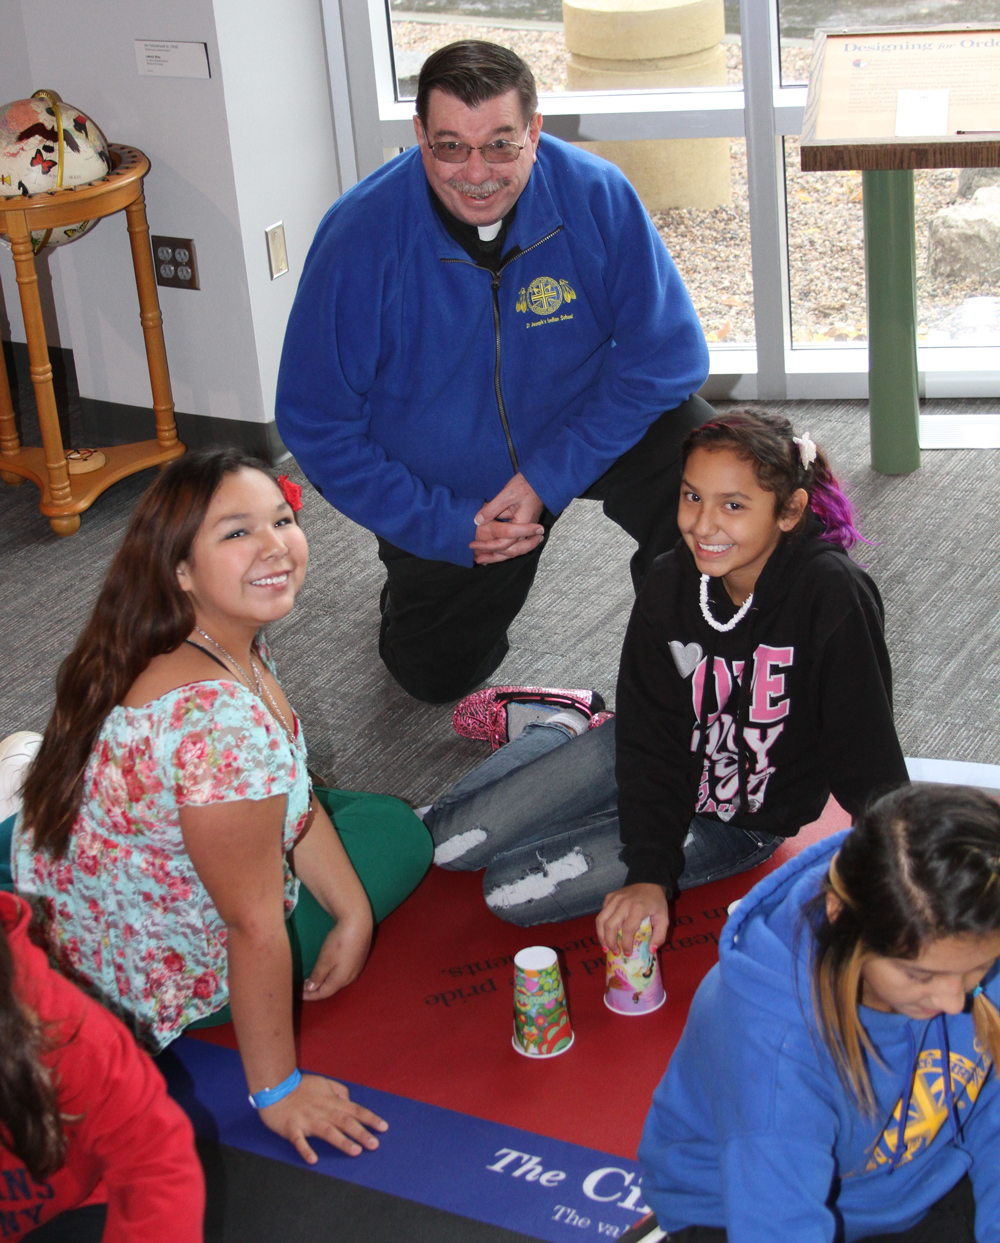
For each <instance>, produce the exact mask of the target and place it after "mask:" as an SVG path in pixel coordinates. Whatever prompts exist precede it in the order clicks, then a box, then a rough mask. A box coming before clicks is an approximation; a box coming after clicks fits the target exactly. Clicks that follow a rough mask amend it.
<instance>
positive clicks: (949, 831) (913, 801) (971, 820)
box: [805, 785, 1000, 1115]
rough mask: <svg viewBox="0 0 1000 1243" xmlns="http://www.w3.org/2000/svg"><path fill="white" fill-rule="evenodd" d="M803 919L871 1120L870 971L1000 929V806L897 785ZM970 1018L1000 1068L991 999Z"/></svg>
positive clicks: (817, 1006)
mask: <svg viewBox="0 0 1000 1243" xmlns="http://www.w3.org/2000/svg"><path fill="white" fill-rule="evenodd" d="M831 894H832V895H833V897H834V898H835V899H836V900H837V904H838V910H837V914H836V916H835V918H833V919H830V918H829V916H828V914H827V910H826V904H827V896H828V895H831ZM805 914H806V918H807V920H808V921H809V922H810V923H811V924H812V928H813V935H814V938H815V947H814V953H813V969H812V996H813V1009H814V1011H815V1014H816V1020H817V1023H818V1025H819V1029H820V1033H821V1034H822V1036H823V1039H824V1041H825V1043H826V1044H827V1046H828V1048H829V1049H830V1053H831V1055H832V1057H833V1060H834V1064H835V1065H836V1067H837V1072H838V1074H839V1075H840V1078H841V1081H842V1082H843V1083H844V1086H845V1087H846V1088H847V1089H848V1090H849V1091H850V1092H851V1094H852V1095H853V1097H854V1099H855V1100H856V1101H857V1103H858V1106H859V1108H861V1109H862V1110H863V1111H864V1112H865V1113H867V1114H869V1115H871V1114H873V1113H874V1109H875V1098H874V1093H873V1091H872V1085H871V1079H870V1077H869V1074H868V1065H867V1059H868V1058H874V1057H876V1056H877V1055H876V1053H875V1050H874V1048H873V1046H872V1043H871V1041H870V1039H869V1037H868V1033H867V1032H866V1031H865V1029H864V1026H863V1024H862V1022H861V1016H860V1014H859V1012H858V1006H859V1004H860V1001H861V973H862V969H863V967H864V964H865V962H866V961H867V960H868V959H871V958H873V957H880V958H903V959H910V958H916V957H918V955H919V954H920V951H921V949H922V948H923V947H924V946H926V945H927V944H929V943H930V942H931V941H936V940H939V939H940V938H941V937H950V936H988V935H989V934H991V933H995V932H1000V806H998V805H997V803H996V802H994V800H993V799H991V798H988V797H987V796H986V795H985V794H983V793H982V792H981V791H979V790H972V789H969V788H967V787H965V786H943V785H904V786H900V787H899V789H897V790H893V791H892V792H891V793H889V794H886V795H884V796H883V797H882V798H880V799H879V800H878V801H877V802H875V803H873V804H872V805H871V806H870V807H869V808H868V809H867V810H866V811H865V812H864V814H863V815H862V816H861V817H860V818H859V820H858V822H857V825H856V826H855V828H854V830H853V831H852V832H851V833H850V834H848V836H847V837H846V838H845V839H844V844H843V845H842V846H841V848H840V850H839V851H838V852H837V854H836V855H835V856H834V858H833V860H832V861H831V863H830V868H829V871H828V873H827V876H826V878H825V880H824V883H823V887H822V890H821V892H820V894H819V895H818V896H817V897H816V898H815V899H814V900H813V902H812V903H810V904H809V905H808V906H807V907H806V912H805ZM972 1015H973V1020H974V1023H975V1029H976V1038H977V1039H978V1041H979V1043H980V1044H981V1045H982V1046H983V1048H984V1049H986V1050H987V1051H988V1052H989V1055H990V1057H991V1058H992V1059H993V1063H994V1065H995V1066H997V1067H1000V1014H998V1013H997V1010H996V1007H995V1006H994V1005H993V1004H992V1003H991V1002H990V1001H989V999H988V998H987V996H986V994H985V992H981V993H979V994H978V995H977V996H976V997H975V998H974V1000H973V1003H972ZM866 1055H867V1056H866Z"/></svg>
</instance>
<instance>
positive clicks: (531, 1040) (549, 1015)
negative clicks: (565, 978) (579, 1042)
mask: <svg viewBox="0 0 1000 1243" xmlns="http://www.w3.org/2000/svg"><path fill="white" fill-rule="evenodd" d="M512 1043H513V1045H514V1048H515V1049H516V1050H517V1051H518V1053H521V1054H523V1055H524V1056H525V1057H537V1058H542V1057H558V1056H559V1054H560V1053H565V1052H566V1050H567V1049H568V1048H569V1047H570V1045H571V1044H572V1043H573V1029H572V1027H571V1026H570V1022H569V1011H568V1010H567V1009H566V993H565V990H564V989H563V982H562V975H561V974H560V972H559V959H558V958H557V957H556V952H555V950H553V949H549V948H548V946H546V945H530V946H528V948H527V949H523V950H519V951H518V952H517V953H516V954H515V955H514V1035H513V1038H512Z"/></svg>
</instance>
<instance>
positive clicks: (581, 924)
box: [198, 800, 850, 1157]
mask: <svg viewBox="0 0 1000 1243" xmlns="http://www.w3.org/2000/svg"><path fill="white" fill-rule="evenodd" d="M849 823H850V819H849V817H848V816H847V815H846V813H845V812H844V811H842V810H841V808H839V807H838V806H837V805H836V804H835V803H834V802H833V801H832V800H831V801H830V803H829V805H828V806H827V808H826V811H825V812H824V814H823V816H822V818H821V819H820V820H819V821H817V823H816V824H814V825H810V826H808V827H807V828H805V829H803V830H802V831H801V832H800V833H799V835H798V837H795V838H791V839H790V840H789V841H788V842H787V843H786V844H785V845H784V846H783V847H782V848H781V850H780V851H778V853H777V854H776V855H775V856H774V858H773V859H772V860H771V861H770V862H769V863H767V864H765V865H763V867H761V868H757V869H756V870H755V871H753V872H748V873H745V874H744V875H742V876H736V877H733V878H732V879H730V880H725V881H718V882H717V883H716V884H714V885H706V886H704V887H702V888H700V889H694V890H690V891H688V892H686V893H683V894H681V896H680V898H679V899H678V901H677V904H676V911H675V915H674V920H675V922H674V927H673V929H672V932H671V938H670V941H669V942H668V943H667V945H666V946H665V947H664V949H663V951H662V953H661V959H660V961H661V964H662V967H663V978H664V984H665V985H666V989H667V1003H666V1005H665V1006H663V1007H662V1008H661V1009H660V1010H658V1011H656V1013H654V1014H651V1015H647V1016H643V1017H640V1018H631V1017H623V1016H618V1015H615V1014H613V1013H611V1011H609V1010H608V1009H607V1008H606V1007H605V1005H604V1000H603V993H604V957H603V953H602V951H601V947H600V945H598V944H597V943H596V937H595V934H594V921H593V918H592V917H588V918H586V919H578V920H573V921H570V922H568V923H562V924H543V925H539V926H538V927H536V928H529V929H520V928H515V927H513V926H512V925H510V924H505V923H503V922H502V921H501V920H499V919H497V918H496V916H494V915H493V914H491V913H490V911H489V910H488V909H487V907H486V904H485V903H484V901H483V891H482V873H466V872H444V871H441V870H439V869H437V868H432V869H431V871H430V873H429V875H428V876H427V878H426V879H425V880H424V881H423V883H422V884H421V885H420V887H419V889H418V890H417V892H416V893H415V894H414V895H413V897H412V898H410V899H409V900H408V901H407V902H406V903H404V905H403V906H402V907H401V908H400V909H399V910H398V911H395V912H394V913H393V914H392V915H391V916H390V917H389V918H388V919H387V920H386V921H385V922H384V923H383V924H382V926H381V927H380V928H379V930H378V935H377V938H376V942H375V946H374V948H373V950H372V955H371V959H370V960H369V962H368V965H367V967H366V968H365V971H364V974H363V975H362V976H361V978H360V979H359V980H358V981H356V982H355V983H354V984H352V985H351V986H350V988H348V989H346V990H345V991H344V992H342V993H338V994H337V995H336V996H335V997H332V998H330V999H329V1000H328V1001H322V1002H316V1003H314V1004H306V1005H303V1007H302V1016H301V1025H300V1047H299V1065H300V1066H302V1067H303V1068H308V1069H309V1070H314V1071H320V1072H323V1073H325V1074H328V1075H332V1076H334V1077H335V1078H338V1079H348V1080H352V1081H354V1082H355V1083H362V1084H366V1085H368V1086H369V1087H373V1088H379V1089H381V1090H382V1091H385V1092H393V1093H396V1094H398V1095H400V1096H406V1097H409V1098H411V1099H413V1100H417V1101H423V1102H426V1103H428V1104H432V1105H440V1106H444V1107H445V1108H448V1109H453V1110H458V1111H459V1112H461V1113H465V1114H471V1115H473V1116H474V1117H479V1118H485V1119H488V1120H491V1121H493V1122H499V1123H503V1124H506V1125H508V1126H515V1127H521V1128H523V1129H525V1130H527V1131H533V1132H535V1133H536V1134H540V1135H547V1136H550V1137H552V1138H553V1139H561V1140H566V1141H569V1142H571V1143H574V1144H582V1145H585V1146H587V1147H590V1148H596V1149H599V1150H602V1151H604V1152H611V1153H615V1154H617V1155H619V1156H622V1157H633V1156H634V1155H635V1150H636V1146H637V1144H638V1142H639V1136H640V1133H641V1131H642V1124H643V1121H644V1119H645V1116H646V1112H647V1110H648V1108H649V1101H650V1097H651V1095H652V1092H653V1089H654V1088H655V1086H656V1084H657V1083H658V1082H659V1080H660V1077H661V1076H662V1074H663V1071H664V1069H665V1067H666V1065H667V1061H668V1060H669V1058H670V1054H671V1052H672V1051H673V1049H674V1046H675V1045H676V1043H677V1040H678V1038H679V1037H680V1034H681V1030H682V1028H683V1026H684V1020H685V1017H686V1015H687V1010H688V1006H689V1005H690V1002H691V998H692V996H693V995H694V991H695V989H696V988H697V987H698V984H699V982H700V981H701V979H702V977H703V976H704V975H705V973H706V972H707V971H708V970H709V968H710V967H711V966H712V964H713V963H714V962H715V960H716V957H717V949H716V938H717V937H718V934H719V931H720V930H721V928H722V926H723V924H724V923H725V920H726V907H727V906H728V904H729V903H730V902H732V901H734V900H735V899H736V898H739V897H741V896H742V895H743V894H744V893H746V892H747V890H748V889H749V888H750V887H751V886H752V885H753V884H755V883H756V881H758V880H759V879H760V878H761V877H762V876H763V875H764V874H765V873H766V872H767V871H770V870H772V869H773V868H774V867H776V866H778V864H780V863H782V862H784V861H785V860H786V859H788V858H790V857H791V856H792V855H793V854H796V853H797V852H798V851H799V850H801V849H802V847H803V846H806V845H808V844H809V843H810V842H813V841H816V840H817V839H818V838H820V837H825V836H826V835H827V834H829V833H832V832H834V831H835V830H836V829H840V828H845V827H847V825H848V824H849ZM525 945H551V946H554V947H555V948H556V949H558V950H559V951H560V959H561V962H562V967H563V974H564V978H565V981H566V992H567V996H568V999H569V1007H570V1015H571V1018H572V1022H573V1029H574V1031H575V1033H576V1040H575V1042H574V1044H573V1047H572V1048H571V1049H570V1050H569V1051H568V1052H567V1053H565V1054H563V1055H562V1056H561V1057H557V1058H554V1059H553V1060H552V1061H545V1062H534V1061H529V1059H527V1058H525V1057H522V1056H520V1055H519V1054H517V1053H516V1052H515V1051H514V1050H513V1049H512V1048H511V1029H512V1007H513V987H512V980H513V967H512V961H513V956H514V954H515V953H516V952H517V951H518V950H519V949H521V948H522V947H523V946H525ZM198 1036H199V1037H200V1038H201V1039H204V1040H208V1041H210V1042H213V1043H216V1044H223V1045H227V1046H229V1047H231V1048H232V1047H235V1041H234V1038H233V1030H232V1026H231V1025H227V1026H224V1027H218V1028H213V1029H208V1030H206V1031H204V1032H199V1033H198Z"/></svg>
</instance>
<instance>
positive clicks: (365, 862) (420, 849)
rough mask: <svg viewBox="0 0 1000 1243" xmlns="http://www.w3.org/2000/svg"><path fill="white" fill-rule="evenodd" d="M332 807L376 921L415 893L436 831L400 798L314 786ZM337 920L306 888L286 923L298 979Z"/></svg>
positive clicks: (217, 1018) (216, 1019) (214, 1018)
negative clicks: (433, 833) (422, 822)
mask: <svg viewBox="0 0 1000 1243" xmlns="http://www.w3.org/2000/svg"><path fill="white" fill-rule="evenodd" d="M314 793H315V795H316V797H317V798H318V799H319V801H320V802H321V803H322V804H323V806H324V807H325V808H326V810H327V811H328V812H329V815H330V819H331V820H332V821H333V823H334V827H335V828H336V830H337V834H338V836H339V837H340V840H341V842H342V844H343V847H344V849H345V850H346V851H347V857H348V858H349V859H350V861H351V864H352V866H353V868H354V870H355V872H357V874H358V880H360V881H361V884H362V885H363V886H364V890H365V893H366V894H367V895H368V901H369V902H370V903H371V906H372V914H373V915H374V917H375V922H376V923H379V922H380V921H381V920H383V919H385V917H386V915H388V914H389V912H390V911H394V910H395V909H396V907H397V906H399V904H400V903H401V902H403V901H404V900H405V899H406V898H408V897H409V896H410V894H411V893H412V892H413V891H414V889H416V887H417V885H418V884H419V883H420V881H421V880H422V879H423V876H424V873H425V872H426V871H427V869H428V868H429V867H430V865H431V856H432V855H433V853H434V847H433V844H432V842H431V835H430V834H429V833H428V832H427V830H426V829H425V828H424V826H423V825H422V824H421V823H420V821H419V820H418V819H417V817H416V816H415V815H414V814H413V812H412V811H411V810H410V809H409V807H407V806H406V804H405V803H402V802H400V800H399V799H398V798H390V797H389V796H388V795H387V794H356V793H351V792H349V791H347V790H326V789H324V788H323V787H322V786H316V787H314ZM335 923H336V921H335V920H334V919H333V917H332V916H331V915H329V914H327V912H326V911H324V910H323V908H322V907H321V906H320V904H319V903H318V902H317V901H316V899H315V898H314V897H313V895H312V894H311V893H310V892H309V890H308V889H307V888H306V887H305V885H300V886H299V900H298V902H297V903H296V904H295V910H294V911H293V912H292V914H291V916H290V918H289V919H288V921H287V923H286V925H285V926H286V927H287V929H288V939H289V941H291V943H292V973H293V974H292V978H293V979H294V980H295V982H296V983H297V984H301V983H302V981H303V980H304V979H305V978H306V976H308V975H309V973H310V971H312V969H313V967H314V966H315V965H316V959H317V958H318V957H319V952H320V949H321V948H322V946H323V942H324V941H325V940H326V935H327V933H328V932H329V931H330V929H331V928H332V927H333V926H334V924H335ZM231 1019H232V1014H231V1013H230V1011H229V1006H228V1005H227V1006H224V1007H223V1008H222V1009H221V1010H217V1011H216V1012H215V1014H212V1015H210V1016H209V1017H208V1018H206V1019H199V1020H198V1022H196V1023H192V1024H191V1025H190V1028H191V1029H192V1030H193V1029H196V1028H199V1027H217V1026H218V1025H219V1024H220V1023H228V1022H229V1021H230V1020H231Z"/></svg>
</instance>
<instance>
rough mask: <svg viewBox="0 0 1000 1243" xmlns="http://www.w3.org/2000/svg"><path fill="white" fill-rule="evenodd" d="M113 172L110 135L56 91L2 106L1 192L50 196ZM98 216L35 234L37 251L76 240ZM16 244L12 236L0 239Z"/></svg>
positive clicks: (13, 194) (4, 193)
mask: <svg viewBox="0 0 1000 1243" xmlns="http://www.w3.org/2000/svg"><path fill="white" fill-rule="evenodd" d="M110 171H111V156H110V155H109V154H108V143H107V139H106V138H105V137H104V135H103V134H102V133H101V130H100V128H99V127H98V126H97V125H96V124H95V123H94V122H93V121H92V120H91V119H90V117H88V116H87V114H86V113H84V112H81V111H80V109H79V108H75V107H74V106H73V105H72V104H67V103H64V102H63V100H62V99H60V98H59V96H58V95H57V94H56V92H55V91H36V92H35V94H34V95H32V97H31V98H30V99H15V100H14V101H13V103H9V104H2V105H0V195H2V196H3V197H4V198H12V197H14V196H16V195H19V194H21V195H24V196H28V195H31V194H44V193H45V191H47V190H59V189H64V188H66V187H68V186H81V185H86V184H87V182H90V181H98V180H100V178H101V177H103V176H105V174H106V173H108V172H110ZM96 223H97V221H96V220H82V221H80V222H79V223H78V224H70V225H66V226H65V227H64V228H59V229H41V230H38V231H36V232H34V233H32V235H31V239H32V245H33V247H34V250H35V253H36V254H37V253H38V252H39V251H40V250H42V249H43V248H44V247H45V246H62V245H63V244H64V243H66V242H75V241H76V239H77V238H78V237H82V236H83V235H84V233H86V232H87V231H88V229H91V228H93V226H94V225H95V224H96ZM0 241H2V242H3V243H4V245H6V246H8V247H9V245H10V243H9V241H8V240H7V238H6V237H2V238H0Z"/></svg>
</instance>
